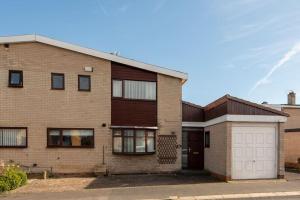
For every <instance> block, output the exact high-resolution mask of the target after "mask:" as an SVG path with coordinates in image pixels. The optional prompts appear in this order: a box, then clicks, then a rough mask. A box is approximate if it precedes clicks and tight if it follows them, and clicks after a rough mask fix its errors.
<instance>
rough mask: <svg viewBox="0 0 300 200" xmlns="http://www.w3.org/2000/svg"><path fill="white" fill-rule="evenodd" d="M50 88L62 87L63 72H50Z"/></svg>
mask: <svg viewBox="0 0 300 200" xmlns="http://www.w3.org/2000/svg"><path fill="white" fill-rule="evenodd" d="M52 89H64V75H63V74H52Z"/></svg>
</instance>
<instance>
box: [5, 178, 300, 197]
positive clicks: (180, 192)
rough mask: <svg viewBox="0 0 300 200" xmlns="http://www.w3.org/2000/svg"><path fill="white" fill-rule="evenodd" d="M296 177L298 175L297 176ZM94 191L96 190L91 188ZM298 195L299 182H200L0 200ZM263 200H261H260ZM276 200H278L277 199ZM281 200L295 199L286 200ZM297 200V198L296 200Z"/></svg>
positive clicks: (45, 194) (296, 180) (39, 194)
mask: <svg viewBox="0 0 300 200" xmlns="http://www.w3.org/2000/svg"><path fill="white" fill-rule="evenodd" d="M299 176H300V175H299ZM95 188H97V187H95ZM287 191H300V180H299V179H298V178H295V177H294V179H293V180H290V181H250V182H234V183H223V182H203V183H200V184H198V183H195V184H182V185H157V186H140V187H139V186H137V187H117V188H101V189H84V190H80V191H69V192H56V193H30V194H8V195H7V196H1V200H2V199H3V200H21V199H22V200H40V199H43V200H62V199H65V200H68V199H74V200H81V199H85V200H96V199H97V200H119V199H122V200H134V199H139V200H141V199H168V198H169V197H170V196H181V197H185V196H200V195H219V194H241V193H242V194H247V193H267V192H287ZM262 199H263V198H262ZM274 199H275V198H274ZM278 199H280V198H278ZM284 199H295V198H294V197H288V198H284ZM296 199H297V198H296Z"/></svg>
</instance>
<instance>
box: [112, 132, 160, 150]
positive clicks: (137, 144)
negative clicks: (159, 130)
mask: <svg viewBox="0 0 300 200" xmlns="http://www.w3.org/2000/svg"><path fill="white" fill-rule="evenodd" d="M113 152H114V153H116V154H153V153H155V131H153V130H143V129H114V130H113Z"/></svg>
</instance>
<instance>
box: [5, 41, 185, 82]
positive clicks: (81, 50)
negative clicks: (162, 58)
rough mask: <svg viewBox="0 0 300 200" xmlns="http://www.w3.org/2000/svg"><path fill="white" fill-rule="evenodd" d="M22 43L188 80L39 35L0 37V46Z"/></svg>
mask: <svg viewBox="0 0 300 200" xmlns="http://www.w3.org/2000/svg"><path fill="white" fill-rule="evenodd" d="M22 42H40V43H43V44H48V45H51V46H56V47H60V48H63V49H68V50H71V51H76V52H79V53H83V54H87V55H90V56H94V57H98V58H102V59H106V60H110V61H113V62H118V63H122V64H125V65H129V66H132V67H136V68H140V69H144V70H148V71H153V72H156V73H159V74H164V75H168V76H172V77H176V78H180V79H182V82H183V83H184V82H185V81H186V80H187V79H188V75H187V74H186V73H183V72H179V71H175V70H171V69H167V68H163V67H159V66H155V65H151V64H146V63H143V62H139V61H135V60H132V59H129V58H124V57H121V56H116V55H113V54H110V53H105V52H101V51H96V50H93V49H89V48H85V47H81V46H78V45H73V44H69V43H66V42H62V41H58V40H54V39H51V38H48V37H44V36H40V35H21V36H6V37H0V44H4V43H22Z"/></svg>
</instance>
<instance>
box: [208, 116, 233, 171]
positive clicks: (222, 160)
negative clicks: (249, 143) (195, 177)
mask: <svg viewBox="0 0 300 200" xmlns="http://www.w3.org/2000/svg"><path fill="white" fill-rule="evenodd" d="M228 125H230V123H229V122H223V123H219V124H215V125H212V126H208V127H206V128H205V129H204V131H210V147H209V148H205V151H204V169H206V170H208V171H210V172H212V173H213V174H217V175H222V176H224V177H226V169H227V168H228V166H227V164H226V163H227V160H228V158H227V149H228V148H227V147H228V144H227V142H228V140H227V135H228V134H229V133H227V131H228V130H227V126H228ZM228 161H230V160H228Z"/></svg>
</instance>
